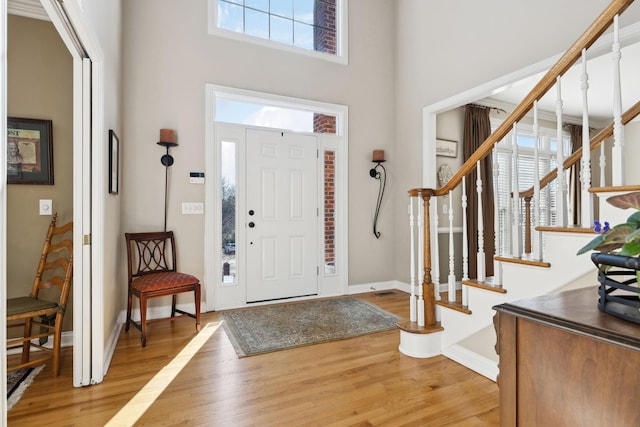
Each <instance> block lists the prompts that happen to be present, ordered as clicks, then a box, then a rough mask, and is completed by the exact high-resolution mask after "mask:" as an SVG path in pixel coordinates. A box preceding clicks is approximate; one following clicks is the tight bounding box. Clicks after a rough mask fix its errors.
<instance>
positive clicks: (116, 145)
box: [109, 129, 120, 194]
mask: <svg viewBox="0 0 640 427" xmlns="http://www.w3.org/2000/svg"><path fill="white" fill-rule="evenodd" d="M119 187H120V138H118V135H116V133H115V131H114V130H113V129H109V193H110V194H118V192H119V190H120V188H119Z"/></svg>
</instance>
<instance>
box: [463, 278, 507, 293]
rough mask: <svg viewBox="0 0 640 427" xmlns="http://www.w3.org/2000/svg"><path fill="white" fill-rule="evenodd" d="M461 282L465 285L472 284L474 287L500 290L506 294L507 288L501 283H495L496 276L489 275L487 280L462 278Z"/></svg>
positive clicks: (493, 290) (492, 290)
mask: <svg viewBox="0 0 640 427" xmlns="http://www.w3.org/2000/svg"><path fill="white" fill-rule="evenodd" d="M461 283H462V284H463V285H465V286H471V287H473V288H479V289H485V290H487V291H491V292H499V293H501V294H506V293H507V290H506V289H505V288H503V287H502V285H501V284H498V283H495V277H493V276H491V277H487V278H486V279H485V280H477V279H468V280H462V281H461Z"/></svg>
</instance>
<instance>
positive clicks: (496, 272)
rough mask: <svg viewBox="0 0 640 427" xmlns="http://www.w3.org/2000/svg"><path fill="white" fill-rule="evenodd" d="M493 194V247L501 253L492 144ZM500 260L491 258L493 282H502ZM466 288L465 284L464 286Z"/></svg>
mask: <svg viewBox="0 0 640 427" xmlns="http://www.w3.org/2000/svg"><path fill="white" fill-rule="evenodd" d="M492 169H493V194H494V195H495V197H494V198H493V212H494V215H493V229H494V233H493V236H494V242H495V243H494V247H495V255H502V253H501V252H500V235H501V234H502V233H504V230H501V229H500V203H499V199H500V197H498V195H499V194H500V193H499V192H500V188H499V186H498V182H499V179H500V164H499V163H498V149H497V148H496V147H495V146H494V148H493V168H492ZM500 271H501V269H500V261H497V260H496V259H495V257H494V258H493V280H494V284H496V285H497V284H499V283H502V275H500V274H499V273H500ZM465 288H466V286H465Z"/></svg>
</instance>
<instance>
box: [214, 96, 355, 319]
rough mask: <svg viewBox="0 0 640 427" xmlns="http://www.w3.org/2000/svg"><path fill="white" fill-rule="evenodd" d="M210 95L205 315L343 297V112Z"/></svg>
mask: <svg viewBox="0 0 640 427" xmlns="http://www.w3.org/2000/svg"><path fill="white" fill-rule="evenodd" d="M206 90H207V91H206V98H207V111H206V117H207V132H206V136H207V141H206V145H205V176H206V177H207V179H206V180H205V254H204V256H205V260H206V261H205V274H204V282H205V283H206V289H205V299H206V307H207V310H222V309H228V308H236V307H243V306H246V305H247V304H256V303H258V304H259V303H265V302H266V301H273V300H274V299H283V298H313V297H322V296H330V295H343V294H345V293H347V291H348V283H347V278H348V258H347V254H348V239H347V236H348V225H347V222H348V221H347V218H348V216H347V215H348V209H347V206H348V191H347V190H348V180H347V177H348V167H347V165H348V158H347V155H348V141H347V136H346V134H347V132H346V129H347V108H346V107H344V106H340V105H335V104H326V103H320V102H316V101H309V100H302V99H296V98H290V97H282V96H278V95H272V94H265V93H258V92H250V91H246V90H241V89H234V88H228V87H220V86H214V85H207V88H206ZM243 108H246V109H249V110H250V109H253V111H252V113H251V114H249V115H248V114H245V115H244V116H239V117H231V116H230V115H229V112H230V111H238V110H241V109H243ZM257 110H260V111H259V114H255V113H256V112H258V111H257ZM266 113H269V114H270V120H269V121H268V122H259V121H251V118H252V117H264V116H265V115H266ZM292 118H293V119H292ZM288 123H289V124H288ZM285 147H286V148H285ZM252 211H253V215H251V212H252ZM282 214H285V215H284V216H282ZM276 217H278V218H277V219H276ZM251 223H253V224H251ZM275 248H278V250H275ZM257 266H259V268H258V267H257ZM285 277H286V281H285V280H284V278H285ZM285 282H286V283H285Z"/></svg>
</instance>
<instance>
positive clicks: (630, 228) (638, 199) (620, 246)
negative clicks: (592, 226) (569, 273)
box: [578, 191, 640, 257]
mask: <svg viewBox="0 0 640 427" xmlns="http://www.w3.org/2000/svg"><path fill="white" fill-rule="evenodd" d="M607 203H609V204H610V205H612V206H614V207H616V208H620V209H628V208H632V209H635V210H636V212H634V213H633V214H631V215H630V216H629V217H628V218H627V221H626V222H624V223H622V224H617V225H615V226H613V227H611V228H609V229H608V230H606V231H604V232H603V233H602V234H598V236H597V237H596V238H594V239H593V240H591V241H590V242H589V243H587V244H586V245H585V246H584V247H582V248H581V249H580V250H579V251H578V255H580V254H584V253H586V252H589V251H600V252H603V253H610V254H618V255H625V256H633V257H636V256H638V255H640V191H636V192H632V193H627V194H620V195H617V196H611V197H609V198H608V199H607ZM596 231H597V230H596Z"/></svg>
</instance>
